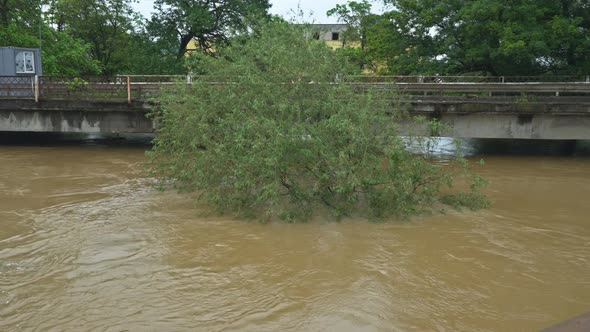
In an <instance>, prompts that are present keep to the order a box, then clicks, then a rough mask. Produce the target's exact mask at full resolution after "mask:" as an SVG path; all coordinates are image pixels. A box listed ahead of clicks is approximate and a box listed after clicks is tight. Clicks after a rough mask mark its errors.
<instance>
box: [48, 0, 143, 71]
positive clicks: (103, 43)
mask: <svg viewBox="0 0 590 332" xmlns="http://www.w3.org/2000/svg"><path fill="white" fill-rule="evenodd" d="M130 3H131V0H55V1H54V3H53V4H52V6H51V8H50V11H49V19H50V21H51V22H52V23H53V24H54V25H55V26H56V27H57V31H60V32H65V33H67V34H68V35H69V36H71V37H73V38H76V39H79V40H83V41H85V43H86V44H88V45H90V48H89V52H90V54H91V55H92V58H93V59H94V60H96V61H98V62H99V63H100V65H101V67H102V72H103V73H105V74H117V73H120V72H122V71H124V70H125V69H127V68H128V67H129V58H130V57H129V55H130V54H132V53H133V52H138V51H140V50H134V49H131V48H130V47H129V46H130V39H131V32H132V31H133V28H134V23H135V21H136V20H138V16H137V14H136V13H135V12H134V11H133V10H132V8H131V6H130Z"/></svg>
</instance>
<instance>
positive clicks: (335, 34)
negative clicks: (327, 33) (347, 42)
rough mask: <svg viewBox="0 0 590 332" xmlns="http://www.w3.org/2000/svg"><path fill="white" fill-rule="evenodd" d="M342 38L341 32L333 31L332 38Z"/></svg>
mask: <svg viewBox="0 0 590 332" xmlns="http://www.w3.org/2000/svg"><path fill="white" fill-rule="evenodd" d="M338 39H340V34H339V33H338V32H332V40H338Z"/></svg>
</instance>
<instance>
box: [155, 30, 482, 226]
mask: <svg viewBox="0 0 590 332" xmlns="http://www.w3.org/2000/svg"><path fill="white" fill-rule="evenodd" d="M310 35H311V34H309V33H307V34H306V33H305V32H304V31H302V30H301V29H300V28H297V27H293V26H291V25H289V24H287V23H284V22H273V23H268V24H264V25H262V26H261V27H259V28H257V29H256V30H255V31H253V32H252V33H251V34H249V35H245V36H242V37H241V38H240V39H238V40H234V41H233V43H232V44H231V45H230V46H228V47H224V48H220V49H218V50H217V56H216V57H207V56H194V57H193V58H192V59H191V63H192V65H193V70H197V69H198V70H199V71H200V72H202V73H204V74H205V75H204V76H201V77H200V78H199V79H196V80H195V82H194V83H193V85H190V86H187V85H186V84H179V85H178V86H176V87H174V88H172V89H171V90H170V91H168V92H167V93H164V94H163V95H162V96H161V97H160V100H159V101H160V103H161V105H162V110H160V111H157V112H155V113H154V114H153V116H154V117H155V119H156V121H157V122H158V123H159V125H160V127H159V132H158V136H157V138H156V140H155V144H154V147H153V149H152V151H150V152H149V153H148V156H149V157H150V163H149V166H150V169H151V171H152V174H153V175H154V176H156V177H158V178H160V179H162V180H172V183H174V184H175V186H176V187H177V188H178V189H180V190H186V191H196V192H197V193H199V198H198V202H199V203H203V204H204V205H205V206H206V207H209V208H213V209H215V210H216V211H218V212H220V213H231V214H235V215H238V216H244V217H254V218H259V219H262V220H269V219H272V218H273V217H275V216H279V217H281V218H282V219H285V220H288V221H306V220H309V218H310V217H312V216H313V215H314V214H315V213H317V212H318V211H321V210H323V211H325V210H327V211H330V212H331V213H332V214H333V215H334V216H335V217H336V218H340V217H343V216H352V215H354V216H366V217H368V218H371V219H382V218H386V217H390V216H397V217H407V216H410V215H413V214H416V213H420V212H423V211H427V210H430V209H432V208H433V207H434V206H436V205H437V204H438V203H439V202H440V201H441V200H442V199H443V197H447V198H449V199H448V202H449V203H451V202H452V203H453V204H455V205H462V204H463V203H466V204H469V205H470V206H475V204H472V203H473V202H472V201H471V200H470V199H477V201H482V200H485V198H483V196H481V194H479V192H478V189H479V188H478V186H474V187H473V189H474V190H473V191H472V192H468V193H465V194H464V195H465V196H461V197H460V198H461V199H460V200H459V199H452V197H450V196H448V195H446V194H447V193H453V194H456V193H455V192H453V191H452V190H451V187H452V179H453V174H454V173H456V171H458V170H465V168H464V167H463V166H464V164H463V162H462V161H461V162H460V163H454V162H452V161H449V162H448V163H445V166H443V165H442V164H441V163H436V162H433V161H432V160H431V158H430V157H429V155H428V154H413V153H412V152H410V151H409V150H408V149H407V148H406V141H404V140H403V139H402V138H400V132H399V126H398V123H399V121H401V120H402V119H403V118H404V117H405V115H404V113H405V112H404V111H403V110H402V109H403V108H402V107H401V105H399V103H398V102H397V100H398V97H397V94H396V93H395V92H394V91H391V90H390V89H368V90H366V91H362V90H359V88H358V87H357V86H355V85H354V84H349V83H347V82H346V81H345V80H343V78H344V77H345V76H344V75H346V74H347V73H349V72H352V71H353V70H354V69H353V68H352V67H353V66H350V65H349V64H347V63H346V61H345V60H343V59H342V58H338V57H337V56H336V54H335V53H334V52H333V51H331V50H330V49H328V48H327V47H326V46H325V45H324V44H323V43H321V42H319V41H315V40H313V38H305V37H304V36H310ZM417 141H418V142H422V143H423V142H427V141H429V140H427V139H420V140H417ZM453 165H454V166H453ZM461 165H463V166H461Z"/></svg>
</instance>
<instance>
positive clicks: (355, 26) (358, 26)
mask: <svg viewBox="0 0 590 332" xmlns="http://www.w3.org/2000/svg"><path fill="white" fill-rule="evenodd" d="M326 14H327V15H328V16H337V17H338V21H340V22H343V23H345V24H346V25H347V29H346V31H345V32H344V34H343V36H342V37H343V40H344V45H345V46H346V42H358V43H359V46H360V47H359V48H356V47H355V48H343V49H341V50H339V52H341V53H342V54H343V55H346V56H348V58H349V59H350V61H351V62H353V63H357V64H358V65H359V68H360V69H369V70H371V71H375V69H376V68H375V63H374V62H373V61H372V57H371V55H370V54H369V53H368V52H367V32H368V30H369V29H370V27H371V26H372V25H373V24H375V22H376V21H377V19H378V16H377V15H374V14H371V4H370V3H369V2H368V1H367V0H363V1H361V2H356V1H349V2H348V3H347V4H346V5H336V7H334V8H332V9H330V10H329V11H328V12H327V13H326Z"/></svg>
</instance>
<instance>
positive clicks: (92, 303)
mask: <svg viewBox="0 0 590 332" xmlns="http://www.w3.org/2000/svg"><path fill="white" fill-rule="evenodd" d="M144 150H145V147H141V146H140V147H133V146H131V147H130V146H118V147H117V146H110V147H109V146H78V145H65V146H62V145H59V146H45V147H33V146H19V145H17V146H14V145H13V146H0V331H538V330H540V329H542V328H545V327H548V326H550V325H553V324H555V323H557V322H559V321H562V320H565V319H568V318H571V317H573V316H576V315H579V314H582V313H585V312H588V311H590V158H588V157H559V156H516V155H511V156H501V155H490V156H485V159H486V166H485V167H484V168H483V170H482V171H481V174H483V175H484V176H485V177H487V178H488V179H489V180H490V182H491V184H490V187H489V189H488V190H487V192H488V193H489V195H490V198H491V200H492V202H493V207H492V208H490V209H488V210H483V211H477V212H465V211H464V212H454V211H450V212H449V213H448V214H445V215H436V216H431V217H420V218H414V219H412V220H411V221H409V222H403V221H391V222H387V223H382V224H373V223H368V222H366V221H363V220H347V221H344V222H341V223H334V222H325V221H322V220H316V221H315V222H312V223H309V224H297V225H291V224H282V223H273V224H268V225H263V224H259V223H255V222H244V221H238V220H232V219H230V218H224V217H216V216H209V217H204V216H202V215H201V214H199V213H197V211H196V210H195V209H194V207H193V203H192V201H191V199H190V198H189V197H187V196H186V195H182V194H177V193H174V192H159V191H157V190H155V189H153V188H152V187H151V186H150V185H149V183H148V182H149V180H147V179H145V178H144V177H143V176H142V170H143V166H142V164H143V162H144V161H145V159H144Z"/></svg>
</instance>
